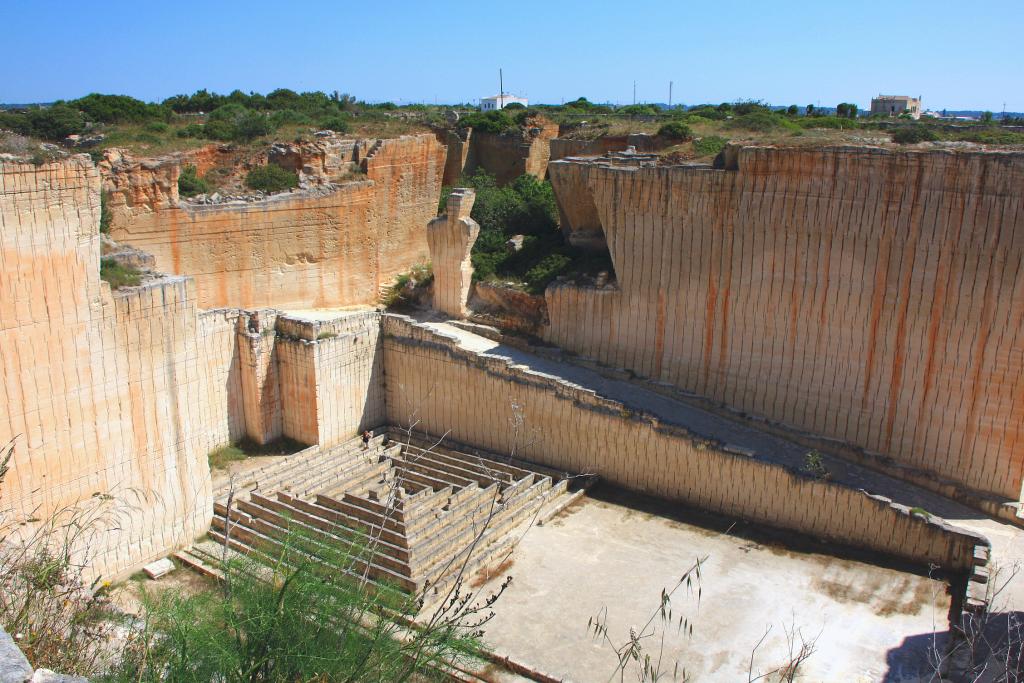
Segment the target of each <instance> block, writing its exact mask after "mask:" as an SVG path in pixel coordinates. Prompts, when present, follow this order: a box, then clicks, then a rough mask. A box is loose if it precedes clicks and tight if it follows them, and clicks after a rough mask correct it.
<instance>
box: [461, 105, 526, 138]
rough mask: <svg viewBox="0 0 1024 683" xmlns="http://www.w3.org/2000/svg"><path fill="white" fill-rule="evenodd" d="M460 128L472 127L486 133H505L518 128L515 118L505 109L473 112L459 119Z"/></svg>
mask: <svg viewBox="0 0 1024 683" xmlns="http://www.w3.org/2000/svg"><path fill="white" fill-rule="evenodd" d="M458 127H459V128H472V129H473V130H475V131H481V132H484V133H504V132H505V131H509V130H512V129H514V128H517V127H518V126H517V125H516V122H515V120H513V119H512V117H511V116H509V115H508V114H506V113H505V111H504V110H501V109H499V110H498V111H488V112H473V113H471V114H466V115H465V116H463V117H462V118H460V119H459V123H458Z"/></svg>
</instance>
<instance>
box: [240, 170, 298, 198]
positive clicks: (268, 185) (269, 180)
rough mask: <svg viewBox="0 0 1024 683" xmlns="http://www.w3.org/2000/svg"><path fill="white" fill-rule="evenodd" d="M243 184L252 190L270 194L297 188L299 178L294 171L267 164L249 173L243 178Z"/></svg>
mask: <svg viewBox="0 0 1024 683" xmlns="http://www.w3.org/2000/svg"><path fill="white" fill-rule="evenodd" d="M245 184H246V185H247V186H249V187H250V188H252V189H254V190H262V191H263V192H266V193H268V194H272V193H274V192H283V191H284V190H287V189H290V188H293V187H298V185H299V176H298V174H297V173H295V172H294V171H288V170H286V169H283V168H281V167H280V166H275V165H273V164H268V165H267V166H257V167H256V168H254V169H252V170H251V171H249V173H248V174H247V175H246V176H245Z"/></svg>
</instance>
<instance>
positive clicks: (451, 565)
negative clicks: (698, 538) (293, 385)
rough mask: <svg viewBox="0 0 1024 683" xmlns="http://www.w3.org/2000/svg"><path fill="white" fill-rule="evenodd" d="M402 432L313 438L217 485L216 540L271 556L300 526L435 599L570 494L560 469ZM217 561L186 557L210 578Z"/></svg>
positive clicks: (380, 578)
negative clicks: (329, 442)
mask: <svg viewBox="0 0 1024 683" xmlns="http://www.w3.org/2000/svg"><path fill="white" fill-rule="evenodd" d="M400 435H401V433H400V432H399V431H397V430H393V429H390V430H389V429H387V428H381V429H378V430H375V431H374V432H373V433H372V438H371V439H370V440H369V442H368V443H367V444H364V443H363V442H362V439H361V438H354V439H351V440H350V441H347V442H344V443H342V444H339V445H338V446H335V447H333V448H330V449H323V450H321V449H318V448H316V447H313V448H310V449H307V450H305V451H302V452H301V453H300V454H297V455H293V456H287V457H285V458H282V460H281V461H280V462H275V463H272V464H270V465H267V466H265V467H262V468H260V469H258V470H255V471H253V472H249V473H247V474H246V475H245V476H244V477H241V478H240V479H238V480H235V481H234V482H231V483H230V484H228V485H225V486H222V487H221V488H219V489H218V490H217V491H216V492H215V493H216V502H215V504H214V517H213V523H212V526H211V529H210V532H209V537H210V539H212V541H213V542H214V543H215V544H216V545H217V546H218V547H221V548H222V549H223V547H224V546H227V547H228V549H229V550H231V551H233V552H240V553H245V554H250V555H253V556H256V557H265V558H266V559H268V560H269V559H270V558H272V557H274V556H275V555H277V554H278V553H279V552H280V551H281V550H282V549H283V548H284V544H285V543H287V542H288V537H289V532H292V531H298V532H301V534H302V536H303V539H304V542H308V543H310V544H312V545H313V547H314V548H315V547H323V548H324V550H325V552H324V554H325V555H329V554H330V553H328V552H327V549H328V548H333V549H340V550H341V551H342V553H343V554H344V562H345V564H346V565H347V566H345V567H338V569H339V570H340V571H343V572H345V573H349V574H351V575H352V576H353V577H359V578H363V577H365V578H367V579H369V580H371V581H373V582H376V583H379V584H381V585H386V586H391V587H394V588H397V589H399V590H401V591H404V592H408V593H413V594H420V593H423V594H424V598H425V600H427V601H429V598H430V596H443V594H444V593H445V592H446V591H447V590H448V589H449V588H451V587H452V585H453V584H454V583H455V582H456V581H458V580H460V579H462V578H466V577H469V576H471V575H472V574H474V573H475V572H478V571H480V570H485V569H487V568H488V567H489V566H491V565H498V566H500V565H501V563H502V562H503V561H504V560H505V559H507V557H508V555H509V554H510V553H511V551H512V549H513V548H514V546H515V544H516V542H517V540H518V538H519V536H520V535H521V534H522V533H523V532H525V530H526V529H527V528H529V526H530V525H532V524H533V523H535V522H536V521H537V520H538V519H539V518H541V517H548V516H550V515H551V514H555V513H557V512H558V511H559V510H561V509H563V508H564V507H565V505H566V503H567V501H569V500H570V499H571V497H570V494H569V491H568V489H569V486H568V484H569V480H568V479H567V478H566V477H564V476H562V475H561V474H560V473H558V472H554V471H552V470H549V469H547V468H542V467H536V466H530V465H529V464H526V463H519V462H513V461H510V460H507V459H504V460H503V459H501V458H499V457H498V456H496V455H494V454H485V453H481V452H479V451H475V452H472V453H468V452H463V451H460V450H458V449H456V448H452V447H448V446H444V445H438V444H435V443H432V442H430V441H429V440H428V439H426V438H407V439H405V441H404V442H402V441H400V440H399V439H398V438H396V437H398V436H400ZM229 503H230V507H229ZM189 553H190V554H191V555H194V556H202V555H205V557H206V558H207V560H214V561H212V562H208V561H206V560H202V559H201V558H197V557H192V558H191V560H192V561H190V560H189V559H188V557H189V555H188V554H189ZM215 558H216V554H215V553H210V552H209V550H208V549H207V550H206V551H203V550H202V546H201V545H197V546H195V547H194V548H193V549H190V550H189V551H186V555H185V556H184V558H179V559H182V561H183V562H185V563H186V564H189V565H190V566H193V567H194V568H196V569H198V570H199V571H202V572H203V573H208V574H211V575H212V572H216V571H219V570H217V562H216V561H215ZM204 564H205V565H207V566H208V568H209V571H207V570H206V569H203V568H202V567H203V565H204Z"/></svg>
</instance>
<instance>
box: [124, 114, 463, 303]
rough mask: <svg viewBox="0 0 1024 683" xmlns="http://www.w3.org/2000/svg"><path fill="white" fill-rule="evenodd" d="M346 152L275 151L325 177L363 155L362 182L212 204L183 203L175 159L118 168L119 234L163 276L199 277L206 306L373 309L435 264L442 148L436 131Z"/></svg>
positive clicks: (133, 162)
mask: <svg viewBox="0 0 1024 683" xmlns="http://www.w3.org/2000/svg"><path fill="white" fill-rule="evenodd" d="M275 149H276V148H275ZM318 149H319V148H318ZM345 149H348V148H345ZM339 150H342V147H341V146H340V143H339V144H338V145H335V146H333V147H331V148H330V150H329V151H330V152H331V154H327V153H326V152H324V155H325V156H323V158H319V157H314V156H308V155H306V156H303V154H305V152H303V151H302V150H299V149H296V150H293V151H294V154H292V153H291V152H290V151H289V150H288V149H285V148H283V147H282V148H281V149H279V150H278V151H277V152H275V154H277V155H278V156H279V157H280V158H279V159H278V161H281V162H282V163H284V162H285V161H288V160H292V161H293V162H294V165H297V166H298V167H299V168H300V170H301V171H302V172H303V173H304V174H306V175H309V176H310V177H316V178H320V177H325V178H328V179H329V178H331V177H332V175H331V174H337V173H340V170H339V169H340V168H342V166H343V164H342V163H341V161H339V159H340V158H341V156H345V155H346V154H352V155H355V156H359V157H360V158H359V160H360V163H361V165H362V169H363V172H364V174H365V175H364V176H363V178H362V179H359V176H356V179H355V180H353V181H349V182H345V183H343V184H341V185H337V186H327V185H323V184H321V186H320V188H319V189H318V190H316V191H310V192H304V191H296V192H291V193H283V194H280V195H274V196H272V197H270V198H268V199H264V200H261V201H248V202H247V201H238V202H232V203H228V204H216V205H203V204H190V203H187V202H183V201H179V197H178V192H177V178H178V173H179V168H180V163H179V162H178V161H177V160H165V161H164V162H163V163H161V162H160V161H159V160H133V159H120V160H117V161H118V163H115V164H112V168H111V171H110V172H109V173H108V174H107V177H106V179H105V183H106V187H107V189H108V191H109V192H110V193H111V195H110V196H111V199H110V204H111V207H112V210H113V215H114V219H113V223H112V228H111V236H112V237H113V238H114V239H116V240H118V241H119V242H122V243H125V244H129V245H131V246H134V247H138V248H140V249H142V250H144V251H147V252H149V253H151V254H153V256H154V257H155V258H156V266H157V268H158V269H159V270H161V271H163V272H167V273H174V274H178V275H189V276H192V277H193V278H194V279H195V283H196V291H197V295H198V300H199V305H200V306H201V307H203V308H215V307H222V306H243V307H256V306H277V307H286V306H291V307H301V308H309V307H328V306H345V305H352V304H367V303H373V302H375V301H376V300H377V298H378V296H379V292H380V289H381V287H382V286H384V285H386V284H388V283H389V282H390V281H391V280H392V279H393V278H394V277H395V276H396V275H397V274H399V273H401V272H404V271H406V270H408V269H409V268H410V267H411V266H413V265H415V264H417V263H422V262H424V261H426V259H427V244H426V239H425V237H424V234H423V225H424V224H425V223H426V222H427V221H428V220H430V219H431V218H433V217H434V216H435V215H436V213H437V199H438V197H439V196H440V194H441V179H442V176H443V173H444V165H445V148H444V146H443V145H441V144H440V143H439V142H438V141H437V138H436V137H435V136H433V135H429V134H428V135H417V136H406V137H401V138H395V139H391V140H378V141H376V142H375V143H374V144H373V145H372V146H370V147H369V148H368V149H367V150H365V152H364V150H363V148H362V147H361V146H360V145H356V144H354V143H353V145H352V146H351V149H348V151H347V152H345V153H344V154H343V153H342V151H339ZM307 151H308V150H307ZM300 152H302V153H300ZM335 153H336V154H335ZM310 154H312V152H310ZM331 155H334V156H338V158H334V156H331ZM339 155H340V156H339ZM360 155H361V156H360ZM292 157H294V159H292ZM346 158H347V157H346ZM353 158H355V157H353Z"/></svg>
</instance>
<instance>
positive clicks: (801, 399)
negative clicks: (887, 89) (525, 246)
mask: <svg viewBox="0 0 1024 683" xmlns="http://www.w3.org/2000/svg"><path fill="white" fill-rule="evenodd" d="M556 166H557V167H558V169H557V170H555V167H556ZM556 174H558V175H556ZM552 177H553V178H555V177H561V182H555V189H556V192H558V193H559V206H560V207H561V208H562V210H563V216H565V215H567V214H568V215H569V216H570V217H571V216H576V217H578V218H579V219H580V220H581V221H583V223H586V221H587V220H588V219H590V218H593V217H595V216H596V218H597V219H598V220H599V225H600V229H601V230H603V233H604V236H605V237H606V239H607V243H608V248H609V251H610V253H611V257H612V260H613V262H614V266H615V272H616V275H617V278H618V285H619V288H618V289H617V290H614V291H608V290H607V289H604V290H597V289H587V288H580V287H575V286H572V285H566V284H556V285H554V286H553V287H551V288H549V290H548V292H547V297H546V298H547V302H548V311H549V316H550V320H551V324H550V327H549V329H548V330H547V332H546V335H545V336H546V338H547V339H548V340H549V341H551V342H554V343H556V344H558V345H560V346H562V347H565V348H567V349H571V350H573V351H576V352H578V353H580V354H584V355H586V356H591V357H594V358H597V359H599V360H601V361H602V362H604V363H607V364H610V365H613V366H616V367H627V368H631V369H633V370H635V371H636V372H638V373H640V374H642V375H644V376H646V377H650V378H653V379H655V380H659V381H662V382H668V383H671V384H673V385H675V386H677V387H680V388H683V389H686V390H688V391H693V392H696V393H699V394H702V395H705V396H707V397H709V398H711V399H713V400H715V401H720V402H723V403H725V404H728V405H730V406H732V407H734V408H736V409H739V410H742V411H746V412H748V413H751V414H755V415H762V416H765V417H768V418H770V419H772V420H775V421H779V422H783V423H786V424H788V425H792V426H795V427H797V428H799V429H802V430H806V431H809V432H813V433H817V434H821V435H825V436H828V437H833V438H836V439H840V440H842V441H845V442H848V443H850V444H853V445H855V446H859V447H861V448H864V449H867V450H868V451H870V452H876V453H881V454H884V455H887V456H891V457H892V458H894V459H895V460H896V461H897V462H898V463H899V464H901V465H905V466H909V467H912V468H914V469H916V470H919V471H922V472H931V473H935V474H937V475H939V476H940V477H943V478H946V479H948V480H952V481H954V482H958V483H960V484H962V485H966V486H967V487H969V488H972V489H976V490H980V491H985V492H990V493H994V494H998V495H1001V496H1006V497H1009V498H1011V499H1017V498H1018V497H1019V496H1020V493H1021V483H1022V481H1024V446H1022V442H1021V437H1022V428H1021V425H1022V418H1024V402H1022V401H1021V397H1022V396H1024V379H1022V377H1024V375H1022V373H1021V370H1022V367H1024V329H1022V324H1024V277H1021V275H1020V270H1021V266H1022V257H1024V155H1020V154H1005V153H955V154H954V153H949V152H927V153H920V152H893V151H885V150H881V149H869V148H836V149H827V150H807V149H774V148H754V147H748V148H743V149H742V150H739V152H738V170H733V171H719V170H711V169H710V168H706V167H702V168H695V167H662V168H612V167H608V166H601V165H592V164H587V163H586V162H580V161H561V162H557V163H553V164H552ZM580 188H585V195H586V196H582V195H581V196H573V195H572V194H566V190H570V191H575V192H579V190H580ZM591 209H593V210H594V212H591ZM583 223H581V225H582V224H583ZM586 227H591V226H589V224H586Z"/></svg>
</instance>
